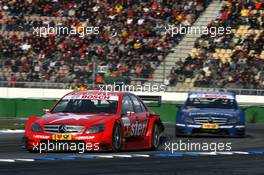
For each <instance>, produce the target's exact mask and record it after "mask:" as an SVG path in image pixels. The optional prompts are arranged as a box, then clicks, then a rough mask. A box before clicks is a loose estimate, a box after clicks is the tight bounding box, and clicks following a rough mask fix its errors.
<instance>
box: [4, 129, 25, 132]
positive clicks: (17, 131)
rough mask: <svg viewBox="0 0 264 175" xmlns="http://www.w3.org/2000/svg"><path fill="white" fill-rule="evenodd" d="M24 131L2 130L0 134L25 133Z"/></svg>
mask: <svg viewBox="0 0 264 175" xmlns="http://www.w3.org/2000/svg"><path fill="white" fill-rule="evenodd" d="M24 132H25V130H24V129H2V130H0V133H24Z"/></svg>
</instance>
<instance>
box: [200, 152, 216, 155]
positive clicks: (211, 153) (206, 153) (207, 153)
mask: <svg viewBox="0 0 264 175" xmlns="http://www.w3.org/2000/svg"><path fill="white" fill-rule="evenodd" d="M198 154H200V155H210V156H215V155H216V152H199V153H198Z"/></svg>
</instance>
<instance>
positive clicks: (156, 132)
mask: <svg viewBox="0 0 264 175" xmlns="http://www.w3.org/2000/svg"><path fill="white" fill-rule="evenodd" d="M159 144H160V128H159V125H158V124H157V123H154V125H153V128H152V136H151V149H152V150H157V149H158V147H159Z"/></svg>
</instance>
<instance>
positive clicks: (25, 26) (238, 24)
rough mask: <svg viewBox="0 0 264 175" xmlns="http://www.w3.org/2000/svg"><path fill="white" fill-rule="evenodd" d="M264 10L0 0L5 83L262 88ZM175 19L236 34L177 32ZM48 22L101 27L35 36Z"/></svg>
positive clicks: (224, 4)
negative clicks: (173, 28)
mask: <svg viewBox="0 0 264 175" xmlns="http://www.w3.org/2000/svg"><path fill="white" fill-rule="evenodd" d="M263 13H264V11H263V4H262V3H261V1H258V0H254V1H240V0H234V1H231V0H230V1H217V0H205V1H202V0H191V1H189V0H183V1H179V0H171V1H166V0H161V1H145V0H135V1H99V2H98V1H85V0H61V1H58V0H55V1H54V0H53V1H52V0H50V1H37V0H15V1H9V0H2V1H1V2H0V42H1V45H0V50H1V52H0V85H1V86H15V87H44V88H45V87H46V88H66V87H69V86H74V85H76V84H90V83H94V82H95V83H113V82H125V83H127V84H134V83H158V84H160V83H165V84H166V85H167V87H168V88H167V90H168V91H188V90H201V89H203V88H213V89H218V88H223V89H263V87H264V71H263V67H264V52H263V50H264V49H263V16H264V15H263ZM169 24H173V25H174V26H176V27H179V26H180V25H182V26H184V27H189V26H196V27H197V26H198V27H202V26H207V27H208V28H210V27H231V28H232V30H231V31H232V32H231V34H227V33H226V32H225V33H223V34H218V35H216V36H212V34H210V33H208V34H186V35H183V34H177V35H175V36H173V37H172V36H171V35H170V33H167V32H166V31H165V30H164V26H165V28H166V26H168V25H169ZM49 26H51V27H68V28H71V27H75V28H76V29H77V31H80V30H83V29H82V27H91V26H93V27H99V31H100V32H99V34H98V35H93V34H88V35H85V36H80V33H79V34H78V33H77V34H73V35H69V34H57V33H56V34H49V33H48V34H47V33H46V34H44V35H36V34H35V33H34V30H33V29H34V28H41V27H49ZM162 26H163V27H162ZM113 34H114V35H113Z"/></svg>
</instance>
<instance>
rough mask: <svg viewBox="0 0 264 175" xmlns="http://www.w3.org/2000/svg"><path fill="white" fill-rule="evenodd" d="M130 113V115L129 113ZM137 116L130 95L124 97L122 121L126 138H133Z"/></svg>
mask: <svg viewBox="0 0 264 175" xmlns="http://www.w3.org/2000/svg"><path fill="white" fill-rule="evenodd" d="M128 112H129V113H128ZM136 118H137V117H136V116H135V111H134V107H133V103H132V101H131V99H130V97H129V96H128V95H124V96H123V98H122V106H121V119H122V124H123V126H124V128H125V134H124V136H125V137H127V138H128V137H133V136H134V131H133V130H132V129H133V127H132V126H134V125H135V123H136Z"/></svg>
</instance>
